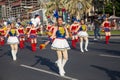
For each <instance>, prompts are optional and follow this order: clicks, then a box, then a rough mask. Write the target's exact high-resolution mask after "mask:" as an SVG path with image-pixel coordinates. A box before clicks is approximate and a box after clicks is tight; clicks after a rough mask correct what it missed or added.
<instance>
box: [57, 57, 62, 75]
mask: <svg viewBox="0 0 120 80" xmlns="http://www.w3.org/2000/svg"><path fill="white" fill-rule="evenodd" d="M56 63H57V66H58V69H59V74H60V75H61V76H64V73H63V71H62V59H58V60H57V61H56Z"/></svg>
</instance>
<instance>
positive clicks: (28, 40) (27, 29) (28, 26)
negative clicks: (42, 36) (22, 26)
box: [25, 22, 32, 42]
mask: <svg viewBox="0 0 120 80" xmlns="http://www.w3.org/2000/svg"><path fill="white" fill-rule="evenodd" d="M30 25H32V23H31V22H29V23H28V24H27V27H26V30H25V31H26V36H27V39H26V41H27V42H30V38H29V36H28V32H29V31H30V29H31V26H30Z"/></svg>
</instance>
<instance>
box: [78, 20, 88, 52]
mask: <svg viewBox="0 0 120 80" xmlns="http://www.w3.org/2000/svg"><path fill="white" fill-rule="evenodd" d="M77 31H79V32H78V36H79V37H80V50H81V52H84V50H83V40H85V51H88V49H87V47H88V42H89V41H88V33H87V25H85V22H84V20H81V25H80V26H79V27H78V29H77Z"/></svg>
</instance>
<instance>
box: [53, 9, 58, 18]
mask: <svg viewBox="0 0 120 80" xmlns="http://www.w3.org/2000/svg"><path fill="white" fill-rule="evenodd" d="M53 16H54V17H55V18H58V17H59V15H58V11H57V10H54V12H53Z"/></svg>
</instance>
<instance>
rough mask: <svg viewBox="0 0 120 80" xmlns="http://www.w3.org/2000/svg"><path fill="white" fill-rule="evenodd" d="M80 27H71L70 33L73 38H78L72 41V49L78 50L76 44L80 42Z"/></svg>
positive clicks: (75, 25) (76, 25)
mask: <svg viewBox="0 0 120 80" xmlns="http://www.w3.org/2000/svg"><path fill="white" fill-rule="evenodd" d="M78 27H79V25H78V24H72V25H71V26H70V32H71V35H72V37H76V38H74V39H72V47H73V48H76V42H78V37H77V32H76V30H77V28H78Z"/></svg>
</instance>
